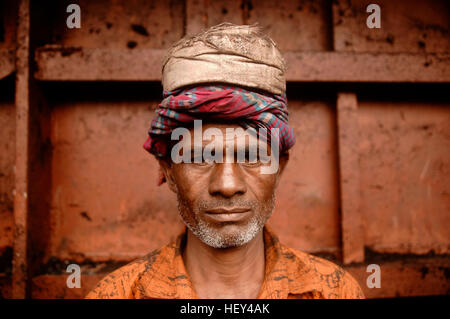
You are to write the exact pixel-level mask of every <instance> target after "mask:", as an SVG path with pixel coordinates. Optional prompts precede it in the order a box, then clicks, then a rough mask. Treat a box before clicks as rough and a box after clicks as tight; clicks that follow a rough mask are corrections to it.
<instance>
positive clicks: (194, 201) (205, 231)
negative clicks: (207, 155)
mask: <svg viewBox="0 0 450 319" xmlns="http://www.w3.org/2000/svg"><path fill="white" fill-rule="evenodd" d="M208 128H217V129H219V130H220V131H221V132H222V136H221V137H220V139H221V140H222V142H221V144H220V143H219V144H220V145H222V146H221V147H223V154H224V155H223V156H224V161H223V162H221V163H217V162H205V161H204V160H203V161H202V162H201V163H194V162H193V161H192V162H191V163H184V162H182V163H178V164H176V163H171V164H170V165H168V164H167V162H160V163H161V166H162V168H163V170H164V172H165V175H166V179H167V181H168V183H169V187H170V188H171V189H172V190H173V191H174V192H175V193H176V194H177V198H178V208H179V213H180V215H181V217H182V219H183V221H184V222H185V224H186V225H187V226H188V227H189V229H190V230H191V231H192V232H193V233H194V235H196V236H197V237H198V238H199V239H200V240H201V241H202V242H204V243H205V244H207V245H209V246H212V247H215V248H227V247H236V246H241V245H243V244H246V243H248V242H249V241H250V240H252V239H253V238H254V237H255V236H256V235H257V234H258V233H259V232H260V231H261V229H262V228H263V226H264V224H265V223H266V221H267V220H268V218H269V217H270V215H271V214H272V210H273V208H274V204H275V195H274V192H275V188H276V185H277V183H278V180H279V177H280V174H281V172H282V170H283V169H284V166H285V164H286V162H287V158H286V157H281V158H280V164H279V169H278V171H277V172H276V173H273V174H261V166H263V165H269V164H267V163H266V164H264V163H262V162H261V161H260V160H259V159H258V160H257V161H253V162H250V161H245V162H237V160H236V157H237V156H236V154H234V160H233V159H231V160H225V156H226V155H225V154H227V155H229V154H231V152H233V153H236V152H238V151H239V150H241V151H247V152H248V151H249V145H250V144H251V143H257V137H256V136H249V135H248V134H247V135H246V134H244V132H243V131H241V132H239V131H236V132H237V133H236V134H235V135H234V136H232V137H230V136H227V134H226V128H240V126H238V125H232V124H206V125H204V126H203V127H202V130H203V131H205V130H207V129H208ZM190 133H191V141H190V143H188V144H190V145H194V129H191V130H190ZM217 138H218V137H217V136H211V137H209V138H205V137H203V141H202V142H201V144H200V145H202V147H203V148H204V147H205V146H206V145H208V144H210V143H211V142H212V141H213V140H214V139H217ZM185 142H187V140H186V141H181V142H179V143H185ZM216 145H217V144H216ZM267 148H268V149H269V154H270V146H268V147H267ZM188 149H192V153H194V152H193V149H194V146H192V147H190V146H189V148H188ZM216 152H217V150H216ZM246 158H248V153H246Z"/></svg>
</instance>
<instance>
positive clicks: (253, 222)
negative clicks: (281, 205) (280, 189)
mask: <svg viewBox="0 0 450 319" xmlns="http://www.w3.org/2000/svg"><path fill="white" fill-rule="evenodd" d="M177 200H178V212H179V214H180V216H181V218H182V220H183V222H184V223H185V225H186V226H187V227H188V228H189V230H190V231H191V232H192V233H193V234H194V235H195V236H196V237H197V238H198V239H200V240H201V241H202V242H203V243H205V244H206V245H208V246H211V247H213V248H230V247H239V246H242V245H245V244H247V243H248V242H250V241H251V240H252V239H253V238H255V237H256V235H257V234H258V233H259V232H260V231H261V230H262V229H263V227H264V225H265V224H266V222H267V220H268V219H269V218H270V216H271V215H272V213H273V209H274V207H275V193H272V196H271V198H270V199H269V200H267V201H266V202H262V203H261V202H259V203H256V202H251V201H245V202H243V201H234V202H233V204H234V205H236V204H238V205H237V206H239V205H241V206H250V207H251V208H252V210H253V211H254V212H259V213H257V214H255V215H254V216H252V217H251V218H250V219H249V220H248V222H247V223H246V225H245V229H243V230H242V231H239V232H237V233H233V234H231V235H229V234H221V233H220V232H218V231H217V230H216V229H215V228H214V227H213V226H212V225H210V223H208V222H207V221H204V220H203V219H201V218H199V214H200V208H202V207H209V208H212V206H221V205H223V203H220V204H217V203H215V205H210V204H208V203H207V202H205V201H200V202H199V204H198V205H197V206H196V207H194V211H193V212H192V213H191V212H190V209H189V206H188V205H187V203H186V201H185V200H184V199H183V197H182V196H181V195H180V193H179V192H178V191H177ZM222 202H223V201H222ZM228 202H229V201H228ZM223 206H227V205H226V204H225V205H223ZM190 215H192V219H193V220H194V223H195V224H193V223H191V222H190V221H189V219H188V216H190Z"/></svg>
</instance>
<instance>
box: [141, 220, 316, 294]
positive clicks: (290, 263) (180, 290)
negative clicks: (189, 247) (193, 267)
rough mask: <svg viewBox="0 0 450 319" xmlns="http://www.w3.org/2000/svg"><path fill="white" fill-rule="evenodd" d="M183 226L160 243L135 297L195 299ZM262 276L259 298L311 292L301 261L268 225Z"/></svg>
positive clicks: (303, 264) (309, 279)
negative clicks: (171, 238)
mask: <svg viewBox="0 0 450 319" xmlns="http://www.w3.org/2000/svg"><path fill="white" fill-rule="evenodd" d="M186 234H187V228H185V229H184V231H183V232H182V233H181V234H180V235H179V236H178V237H177V239H176V240H175V241H173V242H172V243H170V244H169V245H167V246H164V247H163V248H162V249H161V250H160V253H159V254H158V257H157V259H158V260H156V262H155V263H153V267H152V269H151V271H147V272H146V274H143V275H141V276H140V278H139V289H138V291H139V292H140V293H139V295H140V296H137V297H143V298H156V299H169V298H170V299H196V298H198V296H197V295H196V293H195V290H194V287H193V285H192V282H191V280H190V278H189V275H188V273H187V271H186V267H185V265H184V261H183V257H182V252H183V249H184V246H185V243H186ZM263 238H264V251H265V252H264V253H265V275H264V282H263V284H262V286H261V289H260V292H259V296H258V298H260V299H286V298H288V295H289V294H296V295H298V294H303V293H308V292H311V291H313V290H314V289H313V285H314V282H316V280H315V279H316V278H314V276H313V275H311V272H310V271H308V269H309V268H310V267H306V264H305V263H304V261H302V259H301V258H299V256H297V255H296V254H294V253H293V251H292V250H291V249H289V248H287V247H285V246H284V245H282V244H281V243H280V242H279V239H278V237H277V236H276V235H275V234H274V233H273V232H272V230H271V228H270V227H269V226H267V225H266V226H265V227H264V229H263Z"/></svg>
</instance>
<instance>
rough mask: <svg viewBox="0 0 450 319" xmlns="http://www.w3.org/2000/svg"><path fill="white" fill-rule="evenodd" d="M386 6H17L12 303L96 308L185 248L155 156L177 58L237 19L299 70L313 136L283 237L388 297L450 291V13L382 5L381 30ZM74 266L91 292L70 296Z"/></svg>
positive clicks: (11, 22) (0, 218)
mask: <svg viewBox="0 0 450 319" xmlns="http://www.w3.org/2000/svg"><path fill="white" fill-rule="evenodd" d="M30 2H31V3H30ZM69 3H77V4H79V5H80V7H81V13H82V15H81V16H82V27H81V28H80V29H68V28H67V27H66V24H65V23H66V22H65V21H66V17H67V15H68V14H67V13H66V7H67V5H68V4H69ZM369 3H371V2H368V1H362V0H357V1H343V0H342V1H341V0H339V1H331V0H321V1H307V0H300V1H291V0H286V1H275V0H262V1H250V0H235V1H225V0H217V1H213V0H176V1H170V2H167V1H162V0H160V1H159V0H158V1H144V0H133V1H125V0H115V1H112V0H100V1H87V0H77V1H47V2H42V1H41V2H38V1H30V0H21V1H14V0H7V1H3V2H2V3H1V4H0V9H1V12H0V19H1V20H0V26H1V28H0V92H1V94H0V146H1V150H2V151H1V156H0V296H3V297H5V298H11V297H14V298H23V297H32V298H82V297H83V296H84V295H85V294H86V293H87V292H88V291H89V290H90V289H91V287H92V286H93V285H94V284H95V283H96V282H97V281H98V280H99V279H101V278H102V277H103V276H104V275H105V274H106V273H108V272H110V271H112V270H114V269H116V268H117V267H119V266H120V265H123V264H125V263H127V262H129V261H131V260H133V259H134V258H136V257H138V256H141V255H143V254H146V253H147V252H149V251H151V250H153V249H155V248H158V247H160V246H162V245H164V244H165V243H167V242H168V241H169V240H171V239H173V238H174V236H175V235H176V234H177V232H178V231H179V230H180V229H181V227H182V224H181V222H180V219H179V217H178V215H177V210H176V198H175V196H174V195H173V194H172V193H171V192H170V191H169V190H168V188H167V186H162V187H157V186H156V174H157V165H156V161H155V160H154V159H153V158H152V157H151V156H149V155H148V153H146V152H145V151H144V150H143V148H142V144H143V142H144V141H145V139H146V130H147V128H148V125H149V123H150V120H151V118H152V116H153V113H152V112H153V109H154V108H155V106H156V105H157V104H158V102H159V100H160V98H161V90H162V88H161V86H160V84H159V81H160V66H161V58H162V56H163V54H164V52H165V49H167V48H168V47H169V46H170V44H171V43H173V42H174V41H176V40H177V39H179V38H181V37H182V36H183V35H185V34H192V33H195V32H198V31H200V30H202V29H204V28H205V27H208V26H212V25H215V24H218V23H220V22H224V21H229V22H233V23H239V24H244V23H254V22H258V23H260V24H261V25H263V26H264V27H266V29H267V31H268V33H269V35H270V36H271V37H272V38H273V39H274V40H275V41H276V42H277V43H278V44H279V47H280V49H281V50H282V52H283V54H284V55H285V57H286V60H287V63H288V74H287V80H288V86H287V96H288V99H289V107H290V112H291V118H290V121H291V123H292V126H293V127H294V129H295V131H296V133H297V136H298V140H297V144H296V146H295V147H294V149H293V151H292V155H291V160H290V163H289V164H288V167H287V170H286V172H285V174H284V177H283V179H284V183H283V185H282V186H281V187H280V189H279V190H278V192H277V205H276V208H275V212H274V214H273V216H272V218H271V219H270V223H271V224H272V226H273V228H274V229H275V230H276V232H277V233H278V234H279V236H280V238H281V240H282V241H283V242H284V243H286V244H287V245H289V246H291V247H293V248H297V249H300V250H304V251H307V252H310V253H313V254H317V255H319V256H322V257H325V258H328V259H330V260H332V261H334V262H336V263H339V264H341V265H343V266H344V267H345V268H346V269H348V270H349V271H350V272H351V273H352V274H354V275H355V277H356V278H357V280H358V281H359V282H360V284H361V286H362V287H363V289H364V292H365V294H366V296H368V297H371V298H378V297H396V296H417V295H436V294H449V291H450V280H449V273H450V270H449V265H450V257H449V256H450V255H449V254H450V252H449V248H450V232H449V231H448V229H449V228H450V227H449V226H450V97H449V93H448V92H449V89H450V85H449V82H450V55H449V51H450V37H449V23H450V22H449V21H450V10H449V4H448V3H447V1H444V0H433V1H419V0H414V1H406V0H404V1H376V2H375V3H377V4H379V5H380V7H381V16H382V27H381V28H380V29H369V28H367V27H366V18H367V16H368V13H366V7H367V5H368V4H369ZM73 262H75V263H78V264H80V265H81V266H82V275H83V277H82V288H81V289H69V288H67V286H66V278H67V273H66V272H65V268H66V266H67V265H68V264H69V263H73ZM372 263H375V264H379V265H380V266H381V271H382V274H381V280H382V283H381V288H380V289H376V288H375V289H369V288H368V287H367V286H366V278H367V276H368V275H369V274H368V273H367V272H366V267H367V265H368V264H372Z"/></svg>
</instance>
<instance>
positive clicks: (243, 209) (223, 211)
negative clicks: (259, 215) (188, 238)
mask: <svg viewBox="0 0 450 319" xmlns="http://www.w3.org/2000/svg"><path fill="white" fill-rule="evenodd" d="M249 210H250V208H248V207H234V208H222V207H221V208H213V209H208V210H207V211H206V213H207V214H239V213H246V212H248V211H249Z"/></svg>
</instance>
